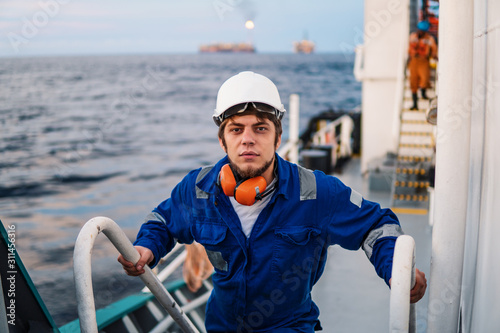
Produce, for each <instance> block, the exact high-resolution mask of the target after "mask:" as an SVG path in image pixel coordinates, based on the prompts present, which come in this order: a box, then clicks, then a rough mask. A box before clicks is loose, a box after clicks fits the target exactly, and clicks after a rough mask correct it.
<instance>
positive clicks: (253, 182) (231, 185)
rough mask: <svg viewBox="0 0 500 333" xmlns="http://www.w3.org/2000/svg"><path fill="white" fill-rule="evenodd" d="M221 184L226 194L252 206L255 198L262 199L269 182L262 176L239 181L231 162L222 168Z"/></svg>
mask: <svg viewBox="0 0 500 333" xmlns="http://www.w3.org/2000/svg"><path fill="white" fill-rule="evenodd" d="M220 185H221V187H222V191H223V192H224V194H225V195H227V196H228V197H232V196H234V198H235V199H236V201H237V202H239V203H240V204H242V205H246V206H251V205H253V204H254V203H255V200H259V199H261V195H262V193H264V191H265V190H266V186H267V182H266V180H265V179H264V177H262V176H258V177H254V178H250V179H246V180H243V181H240V182H237V181H236V178H235V177H234V174H233V170H231V167H230V166H229V164H226V165H224V166H223V167H222V169H221V170H220Z"/></svg>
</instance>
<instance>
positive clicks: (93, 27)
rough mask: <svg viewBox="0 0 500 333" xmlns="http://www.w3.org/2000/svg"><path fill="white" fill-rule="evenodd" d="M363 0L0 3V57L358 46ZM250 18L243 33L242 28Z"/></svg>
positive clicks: (51, 0) (285, 50) (345, 49)
mask: <svg viewBox="0 0 500 333" xmlns="http://www.w3.org/2000/svg"><path fill="white" fill-rule="evenodd" d="M363 3H364V0H350V1H334V0H309V1H307V0H288V1H284V0H281V1H277V0H185V1H181V0H175V1H174V0H141V1H130V0H121V1H120V0H0V57H21V56H37V55H88V54H157V53H197V52H198V48H199V46H200V45H201V44H207V43H214V42H252V43H253V44H254V45H255V47H256V49H257V52H259V53H290V52H292V47H293V41H296V40H300V39H302V38H304V37H308V39H310V40H312V41H314V42H315V43H316V52H318V53H329V52H349V51H352V49H353V47H354V46H355V45H356V44H359V43H361V42H362V32H361V31H362V29H363ZM247 20H253V21H254V24H255V28H254V29H253V30H248V29H246V28H245V22H246V21H247Z"/></svg>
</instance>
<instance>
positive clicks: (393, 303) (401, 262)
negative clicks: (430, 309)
mask: <svg viewBox="0 0 500 333" xmlns="http://www.w3.org/2000/svg"><path fill="white" fill-rule="evenodd" d="M414 285H415V240H414V239H413V238H412V237H411V236H408V235H402V236H399V237H398V239H397V240H396V246H395V248H394V259H393V263H392V279H391V300H390V314H389V322H390V332H391V333H396V332H397V333H403V332H404V333H407V332H410V333H414V332H416V327H417V321H416V310H415V306H416V305H415V304H414V303H412V304H410V290H411V289H412V288H413V286H414Z"/></svg>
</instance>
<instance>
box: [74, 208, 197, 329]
mask: <svg viewBox="0 0 500 333" xmlns="http://www.w3.org/2000/svg"><path fill="white" fill-rule="evenodd" d="M101 232H102V233H104V234H105V235H106V237H108V239H109V240H110V241H111V243H113V245H114V246H115V247H116V249H117V250H118V251H119V252H120V253H121V254H122V255H123V257H124V258H125V259H126V260H128V261H130V262H133V263H134V264H135V263H137V262H138V261H139V259H140V255H139V253H138V252H137V250H136V249H135V248H134V246H133V245H132V243H131V242H130V240H129V239H128V237H127V236H126V235H125V233H124V232H123V230H122V229H120V227H119V226H118V225H117V224H116V223H115V222H114V221H113V220H111V219H109V218H107V217H95V218H93V219H90V220H89V221H87V223H86V224H85V225H84V226H83V228H82V229H81V230H80V233H79V234H78V238H77V240H76V243H75V250H74V254H73V261H74V274H75V286H76V299H77V303H78V316H79V318H80V330H81V332H83V333H87V332H92V333H97V321H96V313H95V303H94V292H93V288H92V267H91V255H92V248H93V246H94V242H95V240H96V238H97V236H98V235H99V234H100V233H101ZM144 270H145V271H146V272H145V273H144V274H142V275H140V278H141V280H142V281H143V282H144V283H145V284H146V286H147V287H148V288H149V290H151V292H152V293H153V295H155V296H156V298H157V299H158V302H159V303H160V304H161V305H162V306H163V307H164V308H165V310H167V312H168V313H169V314H170V316H171V317H172V319H173V320H174V321H175V322H176V323H177V324H178V325H179V327H180V328H181V329H182V330H183V332H192V333H198V330H197V329H196V327H195V326H194V325H193V324H192V323H191V321H190V320H189V318H188V317H187V315H186V314H185V313H184V311H183V310H182V309H181V308H180V306H179V305H178V304H177V303H176V301H175V300H174V299H173V297H172V296H171V295H170V294H169V293H168V291H167V290H166V289H165V287H164V286H163V284H162V283H161V282H160V281H159V280H158V278H157V277H156V275H155V274H153V272H152V271H151V269H150V268H149V266H145V267H144Z"/></svg>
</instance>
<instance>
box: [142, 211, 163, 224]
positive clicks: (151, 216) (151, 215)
mask: <svg viewBox="0 0 500 333" xmlns="http://www.w3.org/2000/svg"><path fill="white" fill-rule="evenodd" d="M148 221H159V222H162V223H163V224H167V221H165V219H164V218H163V216H161V215H160V214H158V213H155V212H151V213H149V214H148V215H147V216H146V218H145V220H144V222H148Z"/></svg>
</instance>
